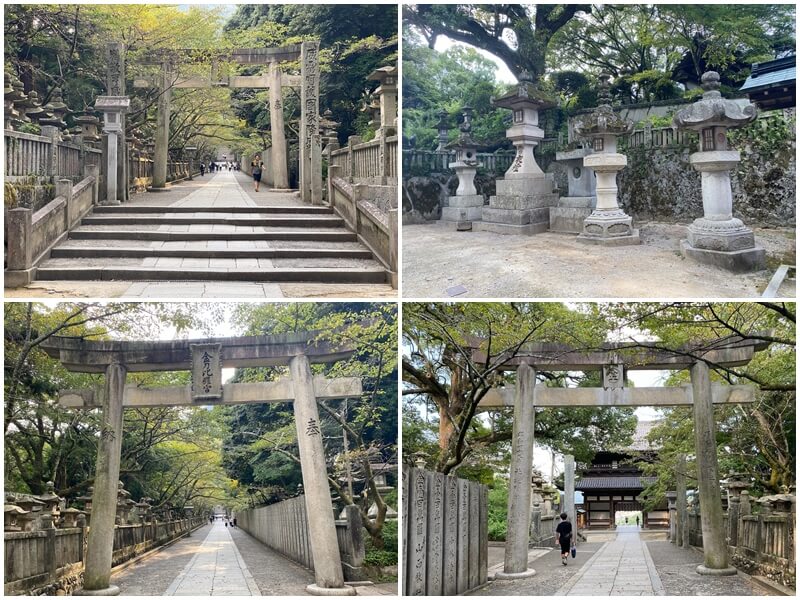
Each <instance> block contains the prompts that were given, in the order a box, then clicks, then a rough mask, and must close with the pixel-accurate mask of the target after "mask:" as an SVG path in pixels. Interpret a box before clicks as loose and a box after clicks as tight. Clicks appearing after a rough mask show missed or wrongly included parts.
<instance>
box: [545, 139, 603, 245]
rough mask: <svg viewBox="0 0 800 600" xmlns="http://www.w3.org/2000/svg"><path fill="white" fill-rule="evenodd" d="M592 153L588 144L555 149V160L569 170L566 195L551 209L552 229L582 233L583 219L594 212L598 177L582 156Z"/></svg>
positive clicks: (561, 231)
mask: <svg viewBox="0 0 800 600" xmlns="http://www.w3.org/2000/svg"><path fill="white" fill-rule="evenodd" d="M591 153H592V149H591V148H589V147H588V146H584V147H581V148H575V149H573V150H565V151H559V152H556V162H557V163H558V164H560V165H563V166H564V168H565V170H566V172H567V195H566V196H560V197H559V198H558V205H557V206H554V207H552V208H551V209H550V231H556V232H559V233H581V232H582V231H583V222H584V221H585V220H586V218H587V217H588V216H589V215H591V214H592V210H593V209H594V207H595V204H596V202H597V197H596V193H597V192H596V189H595V186H596V184H595V182H596V179H595V176H594V173H593V172H592V170H591V169H587V168H586V167H585V166H583V159H584V158H586V157H587V156H589V155H590V154H591Z"/></svg>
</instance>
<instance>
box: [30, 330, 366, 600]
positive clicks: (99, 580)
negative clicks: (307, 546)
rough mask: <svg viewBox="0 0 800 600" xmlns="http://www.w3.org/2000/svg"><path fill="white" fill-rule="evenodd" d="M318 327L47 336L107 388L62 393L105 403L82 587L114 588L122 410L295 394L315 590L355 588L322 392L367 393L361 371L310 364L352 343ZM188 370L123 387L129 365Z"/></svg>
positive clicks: (74, 402)
mask: <svg viewBox="0 0 800 600" xmlns="http://www.w3.org/2000/svg"><path fill="white" fill-rule="evenodd" d="M319 334H320V332H315V331H308V332H301V333H292V334H283V335H272V336H266V335H265V336H245V337H233V338H211V339H200V340H177V341H157V342H139V341H135V342H129V341H97V340H87V339H83V338H78V337H59V336H54V337H52V338H50V339H49V340H47V341H46V342H44V343H43V344H42V348H43V349H44V351H45V352H47V354H48V355H50V356H51V357H53V358H56V359H58V360H59V361H60V362H61V364H62V365H64V367H65V368H66V369H67V370H69V371H75V372H80V373H105V376H106V377H105V386H104V387H102V388H98V389H85V390H78V391H68V392H64V393H63V394H62V395H61V397H60V399H59V402H60V403H61V404H62V405H64V406H67V407H70V408H77V409H81V408H83V409H87V408H101V410H102V420H101V423H102V427H101V432H100V439H99V440H98V450H97V465H96V476H95V481H94V491H93V494H92V522H91V527H90V530H89V539H88V548H87V552H86V558H85V573H84V592H83V593H84V594H85V595H104V596H109V595H117V594H119V588H117V587H116V586H112V585H110V578H111V555H112V548H113V536H114V516H115V515H116V505H117V482H118V480H119V470H120V460H121V457H120V455H121V450H122V433H123V432H122V428H123V410H124V409H125V408H143V407H151V406H203V405H214V404H240V403H248V402H250V403H252V402H257V403H258V402H293V403H294V416H295V425H296V428H297V441H298V447H299V452H300V465H301V468H302V473H303V489H304V490H305V505H306V506H305V507H306V512H307V515H308V530H309V537H310V539H311V540H313V545H312V548H311V550H312V554H313V558H314V576H315V583H314V584H312V585H309V586H308V588H307V590H308V592H309V593H312V594H316V595H352V594H354V593H355V589H354V588H352V587H349V586H345V585H344V577H343V573H342V565H341V561H340V555H339V544H338V541H337V538H336V523H335V519H334V514H333V504H332V503H331V494H330V488H329V487H328V474H327V466H326V463H325V451H324V448H323V444H322V431H321V426H320V418H319V412H318V409H317V399H338V398H352V397H358V396H360V395H361V380H360V378H357V377H342V378H335V379H326V378H323V377H314V376H312V373H311V366H310V365H311V363H332V362H336V361H338V360H342V359H345V358H348V357H350V356H351V355H352V354H353V353H354V351H355V349H354V347H352V346H349V345H346V344H339V345H333V344H331V343H328V342H326V341H321V340H319V339H318V338H319ZM276 365H286V366H288V367H289V373H290V375H289V377H285V378H283V379H280V380H278V381H273V382H263V383H227V384H223V383H222V369H223V368H225V367H264V366H276ZM180 370H191V373H192V383H191V384H189V385H183V386H171V387H161V388H148V387H140V386H138V385H125V378H126V376H127V374H128V373H129V372H146V371H180Z"/></svg>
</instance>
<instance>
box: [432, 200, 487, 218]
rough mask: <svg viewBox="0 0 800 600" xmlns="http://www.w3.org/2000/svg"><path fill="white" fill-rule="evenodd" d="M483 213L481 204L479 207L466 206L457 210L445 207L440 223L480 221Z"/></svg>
mask: <svg viewBox="0 0 800 600" xmlns="http://www.w3.org/2000/svg"><path fill="white" fill-rule="evenodd" d="M482 213H483V204H481V205H480V206H467V207H463V208H457V207H453V206H445V207H444V208H443V209H442V218H441V220H442V221H480V219H481V214H482Z"/></svg>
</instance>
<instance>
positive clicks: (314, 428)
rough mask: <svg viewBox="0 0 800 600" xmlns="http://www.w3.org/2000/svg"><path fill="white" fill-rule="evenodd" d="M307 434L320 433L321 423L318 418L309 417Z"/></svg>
mask: <svg viewBox="0 0 800 600" xmlns="http://www.w3.org/2000/svg"><path fill="white" fill-rule="evenodd" d="M306 435H307V436H311V437H313V436H315V435H319V424H318V423H317V420H316V419H313V418H312V419H309V420H308V423H307V425H306Z"/></svg>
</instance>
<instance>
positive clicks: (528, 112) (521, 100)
mask: <svg viewBox="0 0 800 600" xmlns="http://www.w3.org/2000/svg"><path fill="white" fill-rule="evenodd" d="M492 105H493V106H499V107H501V108H507V109H509V110H510V111H511V114H512V123H511V127H510V128H509V129H507V130H506V137H507V138H508V139H509V140H511V143H512V144H514V146H515V148H516V155H515V156H514V160H513V161H512V163H511V166H510V167H509V168H508V170H507V171H506V172H505V175H504V176H503V178H502V179H498V180H497V181H496V184H495V185H496V189H497V195H496V196H492V197H491V198H489V206H488V207H485V208H484V209H483V211H482V219H481V224H480V226H479V227H478V229H479V230H481V231H491V232H493V233H504V234H508V233H510V234H535V233H542V232H545V231H547V229H548V227H549V226H550V207H551V206H555V203H556V201H557V199H558V197H557V196H556V194H555V193H554V190H555V183H554V180H553V176H552V175H545V174H544V172H543V171H542V169H541V167H539V165H538V164H537V163H536V158H535V157H534V155H533V150H534V148H535V147H536V146H537V145H538V144H539V142H540V141H541V140H542V139H544V131H543V130H542V128H541V127H539V112H540V111H542V110H545V109H547V108H551V107H553V106H555V103H554V102H553V101H552V100H551V99H549V98H548V97H546V96H545V94H544V93H543V92H542V91H541V90H539V88H538V87H537V86H536V84H535V83H534V81H533V78H532V77H531V75H530V74H529V73H528V72H523V73H521V74H520V76H519V83H518V84H517V87H516V88H515V89H514V90H513V91H511V92H510V93H508V94H506V95H504V96H501V97H499V98H493V99H492Z"/></svg>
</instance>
